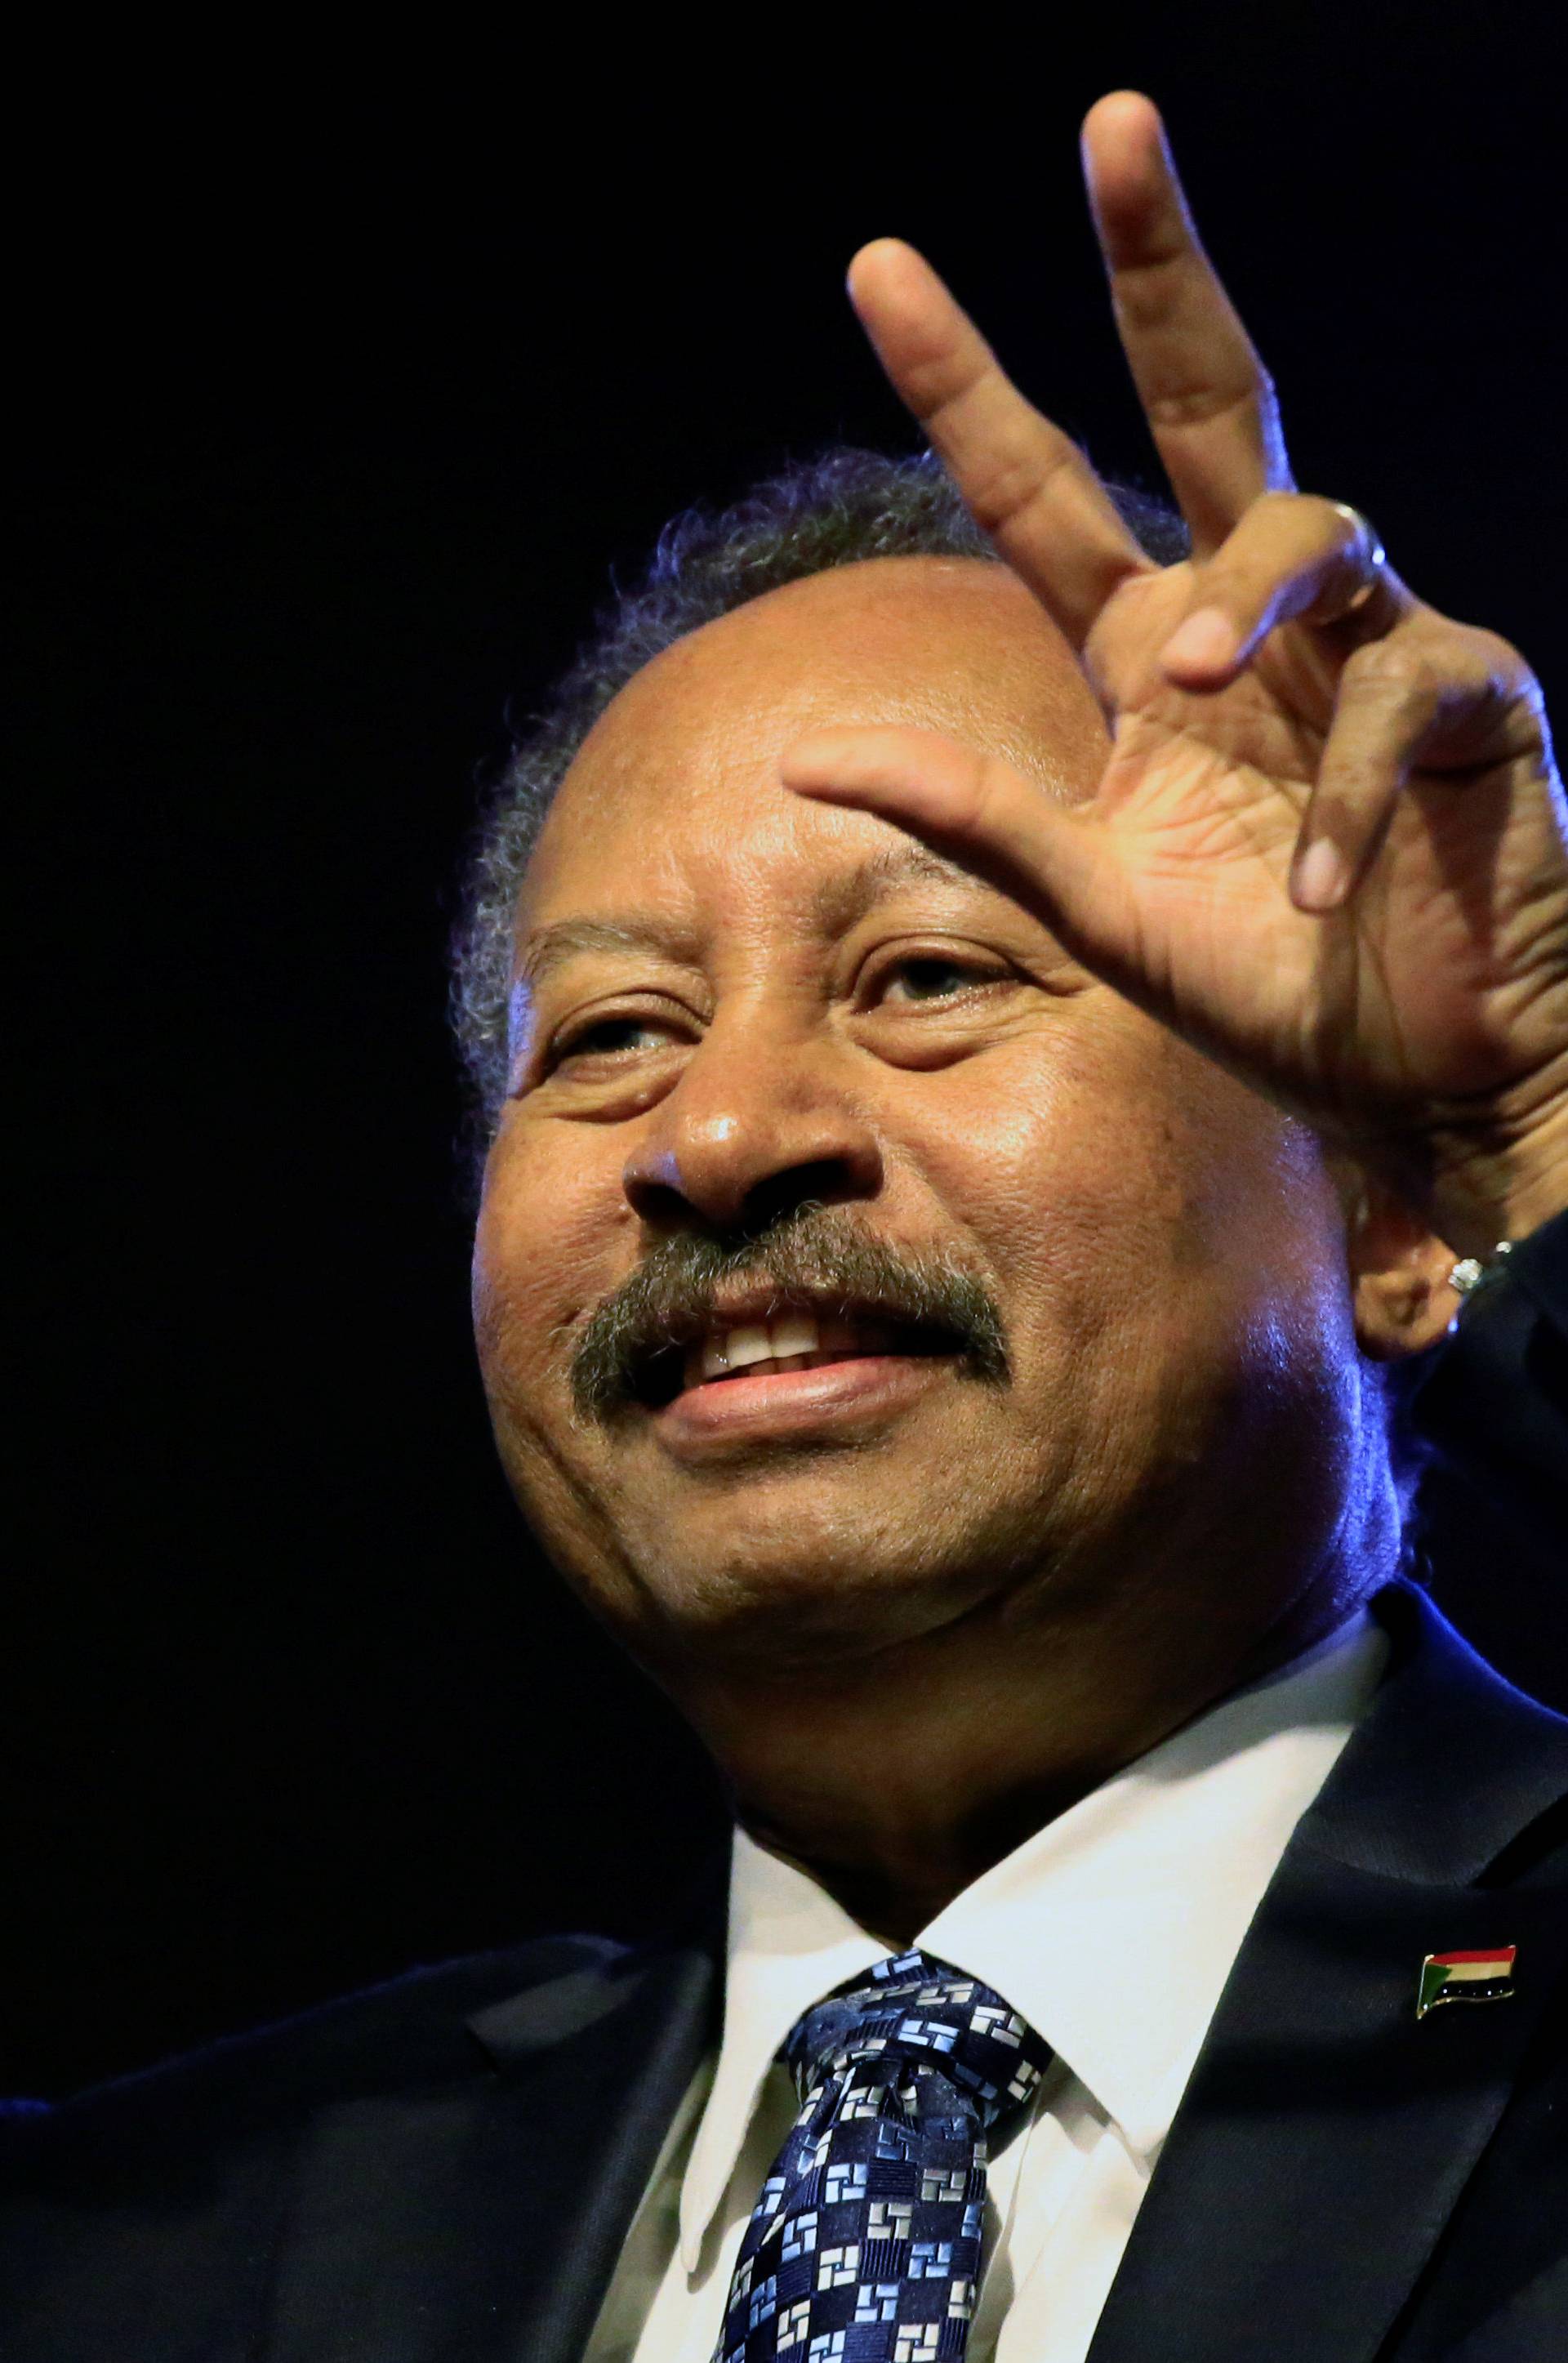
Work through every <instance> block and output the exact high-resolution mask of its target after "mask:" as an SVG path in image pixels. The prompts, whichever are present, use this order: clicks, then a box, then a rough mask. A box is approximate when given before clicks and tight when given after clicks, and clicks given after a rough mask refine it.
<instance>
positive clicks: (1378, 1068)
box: [1085, 568, 1568, 1129]
mask: <svg viewBox="0 0 1568 2363" xmlns="http://www.w3.org/2000/svg"><path fill="white" fill-rule="evenodd" d="M1189 571H1190V569H1187V568H1174V569H1171V570H1169V571H1167V572H1166V573H1165V574H1164V575H1162V576H1158V577H1154V578H1146V579H1145V580H1144V581H1143V582H1139V583H1138V584H1137V585H1135V586H1133V587H1132V591H1131V593H1130V594H1123V596H1122V597H1121V599H1119V600H1117V601H1114V602H1113V603H1112V604H1111V605H1110V608H1109V609H1108V610H1107V611H1106V613H1105V615H1104V616H1102V618H1101V619H1100V621H1099V624H1097V626H1096V627H1094V629H1093V630H1092V631H1091V633H1090V636H1089V640H1088V649H1087V654H1088V660H1089V663H1090V666H1091V669H1092V671H1094V673H1095V675H1096V677H1097V679H1098V681H1099V684H1100V686H1101V688H1102V691H1103V692H1104V693H1105V694H1106V697H1107V701H1108V703H1109V704H1110V706H1111V708H1112V710H1113V713H1114V715H1115V735H1114V746H1113V751H1112V756H1111V760H1110V764H1109V766H1108V768H1107V771H1106V773H1105V776H1104V779H1103V781H1102V782H1101V784H1100V789H1099V795H1098V797H1097V799H1096V801H1095V804H1094V806H1093V807H1092V814H1093V817H1094V819H1095V820H1096V821H1097V822H1099V824H1100V826H1101V828H1102V831H1103V838H1104V845H1105V852H1106V855H1107V857H1108V860H1107V863H1106V867H1105V869H1104V871H1102V891H1101V893H1099V894H1097V895H1096V896H1095V897H1094V898H1093V914H1092V917H1091V916H1089V915H1086V919H1085V932H1087V934H1088V936H1089V937H1090V938H1091V942H1090V944H1089V945H1088V946H1086V949H1092V952H1093V954H1094V955H1095V956H1096V957H1097V959H1098V961H1099V964H1100V965H1102V966H1104V965H1108V964H1109V965H1110V966H1112V967H1113V968H1114V969H1115V970H1116V971H1117V977H1116V981H1117V982H1119V983H1120V984H1121V986H1122V987H1123V989H1124V990H1128V991H1130V992H1131V993H1132V995H1133V997H1134V998H1137V999H1139V1000H1141V1001H1143V1003H1144V1004H1146V1005H1149V1006H1151V1007H1153V1008H1154V1010H1155V1011H1156V1013H1157V1014H1158V1015H1161V1016H1163V1017H1165V1018H1166V1019H1167V1020H1168V1021H1169V1022H1171V1023H1173V1024H1174V1025H1176V1026H1177V1027H1178V1028H1179V1029H1180V1030H1181V1031H1183V1032H1184V1033H1187V1034H1188V1035H1189V1036H1190V1037H1192V1038H1194V1039H1196V1040H1198V1041H1200V1042H1201V1043H1202V1044H1203V1045H1204V1047H1205V1048H1209V1049H1211V1050H1213V1051H1215V1052H1217V1053H1218V1054H1220V1056H1222V1057H1224V1058H1225V1059H1227V1060H1228V1061H1231V1062H1233V1063H1235V1064H1237V1065H1239V1066H1240V1067H1241V1068H1242V1070H1243V1071H1245V1072H1247V1073H1249V1074H1251V1075H1253V1076H1254V1077H1257V1078H1259V1079H1263V1080H1265V1081H1266V1082H1267V1085H1268V1087H1269V1088H1270V1089H1271V1090H1272V1091H1273V1092H1274V1093H1275V1094H1276V1095H1277V1096H1279V1097H1281V1098H1283V1099H1285V1100H1286V1101H1287V1102H1289V1103H1290V1104H1294V1105H1295V1106H1296V1107H1297V1108H1298V1109H1299V1110H1300V1111H1301V1112H1302V1113H1303V1114H1306V1115H1309V1116H1310V1117H1312V1118H1313V1119H1314V1120H1316V1121H1319V1122H1329V1123H1332V1124H1350V1125H1351V1126H1364V1124H1365V1122H1366V1119H1367V1116H1368V1114H1369V1113H1370V1112H1371V1111H1374V1110H1375V1112H1376V1114H1377V1115H1378V1116H1379V1117H1380V1118H1381V1119H1382V1120H1383V1121H1385V1122H1386V1123H1388V1124H1390V1125H1392V1126H1394V1127H1395V1128H1396V1129H1399V1128H1402V1126H1403V1123H1404V1122H1409V1121H1417V1120H1419V1114H1420V1111H1421V1110H1422V1109H1423V1108H1425V1107H1427V1106H1429V1105H1430V1104H1431V1103H1433V1102H1441V1103H1445V1104H1459V1103H1463V1102H1464V1101H1467V1100H1470V1099H1472V1098H1474V1097H1475V1096H1477V1095H1479V1094H1485V1093H1492V1092H1496V1091H1497V1090H1499V1089H1506V1088H1507V1086H1509V1085H1510V1084H1512V1083H1514V1082H1516V1081H1518V1078H1519V1077H1520V1075H1521V1074H1522V1073H1524V1072H1526V1071H1528V1070H1529V1068H1530V1067H1531V1066H1532V1065H1533V1064H1535V1063H1537V1062H1539V1060H1540V1059H1541V1058H1543V1057H1545V1056H1547V1055H1549V1053H1550V1050H1551V1047H1552V1045H1553V1043H1554V1042H1555V1043H1561V1042H1562V1041H1563V1040H1564V1039H1568V874H1564V875H1562V877H1561V878H1560V881H1559V884H1558V888H1557V893H1556V896H1555V901H1556V906H1557V920H1558V925H1557V926H1556V927H1555V928H1553V927H1552V926H1550V925H1547V924H1543V923H1544V922H1546V921H1547V920H1548V919H1549V917H1550V913H1549V911H1548V910H1547V909H1546V907H1544V902H1543V896H1542V893H1541V884H1540V882H1541V878H1542V873H1543V863H1544V862H1545V861H1546V860H1548V859H1549V858H1550V857H1551V854H1552V853H1553V852H1554V851H1556V850H1557V848H1556V846H1555V844H1554V838H1555V827H1554V816H1553V814H1552V811H1551V800H1550V798H1548V797H1546V796H1543V794H1542V792H1541V782H1542V775H1543V773H1544V771H1545V767H1546V754H1545V749H1544V747H1543V745H1542V743H1541V738H1540V732H1539V730H1538V729H1537V728H1536V727H1534V722H1535V716H1534V712H1533V709H1532V707H1531V706H1530V704H1529V701H1528V699H1524V698H1522V697H1520V696H1518V695H1510V694H1509V691H1510V689H1511V688H1513V687H1514V686H1515V685H1514V684H1511V683H1510V682H1508V681H1507V676H1506V671H1505V660H1506V658H1507V651H1506V650H1505V649H1503V648H1502V644H1501V643H1490V642H1484V641H1483V636H1481V635H1469V636H1466V637H1467V638H1468V639H1469V640H1470V641H1471V642H1472V643H1473V644H1474V651H1475V653H1478V654H1479V653H1482V652H1484V653H1485V655H1486V656H1488V657H1490V658H1492V659H1493V660H1495V662H1494V670H1495V671H1497V672H1498V674H1499V676H1500V678H1499V682H1498V691H1497V694H1496V696H1495V697H1494V698H1493V699H1492V700H1491V701H1490V703H1489V706H1488V710H1487V711H1486V712H1485V713H1484V714H1483V713H1478V712H1474V711H1472V710H1468V709H1467V710H1465V711H1463V712H1462V713H1460V714H1459V715H1457V716H1455V718H1454V721H1453V724H1452V728H1451V733H1450V744H1449V747H1448V749H1446V750H1445V749H1444V747H1443V746H1442V744H1441V742H1440V743H1439V744H1437V745H1436V746H1434V747H1433V748H1432V749H1430V755H1429V758H1428V760H1426V761H1424V762H1423V763H1422V764H1421V765H1420V766H1419V767H1418V768H1417V769H1416V770H1414V771H1412V773H1411V775H1410V778H1409V780H1408V782H1407V788H1406V793H1404V794H1403V795H1402V796H1400V797H1399V798H1398V799H1397V802H1396V804H1395V805H1394V808H1393V811H1392V814H1391V815H1390V817H1389V819H1388V824H1387V836H1386V841H1385V844H1384V847H1383V849H1382V852H1381V855H1380V856H1379V858H1378V860H1376V862H1375V865H1374V867H1373V869H1372V871H1371V872H1370V873H1369V875H1368V877H1367V880H1366V882H1365V884H1364V887H1363V889H1362V891H1361V893H1359V894H1358V895H1357V896H1356V897H1355V898H1354V900H1353V902H1352V903H1351V904H1349V906H1348V907H1347V908H1346V909H1345V910H1343V911H1342V912H1339V913H1337V914H1333V915H1330V916H1328V917H1327V918H1325V917H1323V916H1320V915H1317V914H1309V913H1304V912H1301V911H1299V910H1297V908H1296V907H1295V906H1294V905H1293V904H1292V903H1291V901H1290V899H1289V894H1288V881H1289V873H1290V869H1291V862H1292V858H1293V855H1294V853H1295V849H1296V846H1297V837H1298V833H1299V830H1300V826H1301V821H1302V815H1303V814H1304V812H1305V810H1306V808H1307V805H1308V802H1309V795H1310V793H1311V791H1312V788H1313V786H1314V785H1315V783H1316V782H1317V779H1318V775H1319V770H1320V763H1321V760H1322V755H1323V750H1324V747H1325V744H1326V742H1327V740H1328V737H1329V732H1330V727H1331V723H1332V720H1333V715H1334V701H1335V692H1336V689H1337V686H1338V677H1339V674H1340V671H1341V669H1342V661H1343V660H1342V657H1341V656H1339V655H1337V654H1336V653H1335V652H1334V651H1332V650H1331V649H1326V648H1325V646H1324V640H1325V638H1326V636H1325V635H1323V634H1320V633H1315V632H1313V631H1311V630H1310V629H1309V628H1308V627H1299V626H1286V627H1283V628H1282V629H1280V630H1278V631H1276V632H1275V633H1274V634H1273V635H1271V637H1270V638H1269V639H1268V641H1267V642H1266V643H1265V644H1264V647H1263V648H1262V649H1260V650H1259V652H1258V655H1257V657H1256V658H1255V660H1254V661H1253V663H1252V664H1251V665H1250V666H1249V667H1248V668H1247V670H1246V671H1244V672H1243V673H1242V675H1241V676H1240V678H1239V679H1237V680H1236V681H1235V682H1232V683H1231V685H1230V686H1229V687H1227V688H1225V689H1223V690H1221V691H1220V692H1219V693H1208V694H1203V695H1193V694H1191V693H1187V692H1184V691H1182V690H1180V689H1178V688H1176V687H1175V686H1173V685H1172V684H1171V683H1169V682H1165V681H1163V680H1162V679H1161V678H1160V677H1159V675H1158V673H1157V671H1156V667H1155V663H1154V659H1155V657H1156V655H1157V651H1158V649H1159V647H1160V645H1161V643H1162V642H1163V640H1164V639H1165V637H1166V634H1167V632H1168V630H1169V629H1170V628H1171V627H1172V624H1173V622H1174V620H1175V619H1176V618H1177V617H1179V616H1180V614H1181V613H1182V612H1183V611H1184V606H1185V603H1186V599H1187V586H1186V585H1185V584H1184V583H1183V582H1181V581H1180V579H1179V578H1180V577H1181V576H1182V575H1183V574H1186V573H1188V572H1189ZM1431 620H1432V623H1433V624H1436V623H1437V621H1438V619H1436V618H1433V619H1431ZM1443 628H1445V629H1446V630H1447V631H1448V632H1450V633H1452V634H1454V635H1455V636H1456V637H1457V636H1458V634H1459V627H1452V626H1450V627H1443ZM1556 866H1557V867H1558V869H1559V870H1561V867H1562V865H1561V861H1560V860H1559V861H1558V863H1557V865H1556ZM1550 900H1551V898H1550V897H1548V898H1545V901H1550Z"/></svg>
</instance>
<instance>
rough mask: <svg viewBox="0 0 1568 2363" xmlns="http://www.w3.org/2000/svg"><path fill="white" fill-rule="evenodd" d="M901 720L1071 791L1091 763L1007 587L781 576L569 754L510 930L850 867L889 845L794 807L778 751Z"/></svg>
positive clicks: (1096, 762) (1100, 753)
mask: <svg viewBox="0 0 1568 2363" xmlns="http://www.w3.org/2000/svg"><path fill="white" fill-rule="evenodd" d="M859 722H867V723H889V722H893V723H901V724H912V725H916V726H918V727H924V728H929V729H939V730H943V731H946V732H948V733H950V734H951V735H953V736H955V737H956V738H962V739H964V740H965V741H966V743H969V744H972V745H977V746H983V747H985V748H987V749H990V750H993V751H996V752H998V753H1000V754H1003V755H1005V756H1006V757H1007V758H1008V759H1009V760H1010V761H1012V762H1013V763H1015V764H1016V765H1018V766H1019V768H1021V769H1022V770H1024V771H1027V772H1028V773H1030V774H1031V775H1032V776H1033V777H1035V778H1038V779H1039V781H1040V782H1041V784H1042V786H1043V787H1044V788H1046V789H1048V790H1049V791H1050V792H1052V793H1056V794H1060V795H1065V796H1068V797H1074V796H1077V795H1078V794H1081V793H1087V792H1088V789H1089V788H1090V787H1091V786H1092V784H1093V782H1094V780H1095V779H1096V778H1097V777H1098V775H1099V770H1100V767H1101V765H1102V764H1103V761H1104V752H1105V728H1104V724H1103V721H1102V719H1101V716H1100V714H1099V707H1098V705H1097V704H1096V702H1095V700H1094V697H1093V694H1092V693H1091V692H1090V690H1089V689H1088V684H1087V682H1086V681H1085V680H1084V677H1083V674H1082V672H1081V671H1080V669H1079V667H1078V665H1077V660H1076V659H1075V658H1074V656H1073V654H1072V651H1071V650H1070V649H1068V647H1067V645H1066V641H1065V640H1064V639H1063V638H1062V637H1061V635H1060V634H1059V633H1058V632H1057V630H1056V628H1055V626H1054V625H1053V624H1052V623H1051V622H1050V621H1049V619H1048V618H1047V617H1046V616H1044V614H1043V611H1042V610H1041V609H1040V608H1039V607H1038V605H1036V604H1035V602H1034V601H1033V600H1032V598H1031V597H1030V595H1029V594H1028V593H1027V592H1026V591H1025V590H1024V589H1023V588H1022V586H1021V584H1020V583H1019V582H1017V581H1016V579H1015V578H1014V577H1013V576H1012V575H1010V573H1009V572H1008V571H1006V570H1005V569H1004V568H1002V567H1000V566H996V565H991V564H988V562H987V561H985V560H974V559H951V560H950V559H927V558H916V559H880V560H870V561H867V562H866V563H862V564H859V565H856V566H849V567H841V568H838V569H835V570H834V571H832V572H830V573H827V574H822V575H815V576H812V577H811V578H810V579H809V580H807V581H804V582H795V583H790V584H789V585H787V586H785V587H784V588H783V589H781V590H778V591H774V592H770V593H768V594H766V595H765V596H763V597H762V598H759V599H756V600H753V601H751V602H749V603H748V604H747V605H745V606H744V607H740V608H737V609H736V610H734V612H733V613H732V614H730V615H728V616H722V617H720V618H719V619H718V620H717V621H716V622H714V623H712V624H707V625H704V626H703V627H701V629H700V630H698V631H695V632H692V633H690V634H688V635H687V636H686V638H683V639H681V640H679V641H677V642H676V643H675V644H674V645H673V646H672V647H671V648H669V649H666V650H665V651H664V652H663V653H662V654H661V655H660V656H658V657H657V658H655V659H654V660H652V662H651V663H649V664H648V665H646V666H645V667H644V669H643V670H642V671H641V672H639V673H638V674H637V675H636V676H635V679H634V680H633V681H631V682H629V683H628V684H627V686H626V687H625V688H624V690H622V691H621V693H619V695H618V696H617V697H615V698H614V699H613V701H612V703H611V704H610V706H609V707H608V708H607V709H606V711H605V713H604V714H603V715H602V716H601V718H600V720H599V722H598V723H597V724H596V725H595V727H594V729H593V730H592V732H591V734H590V736H589V738H587V739H586V740H585V742H584V744H583V746H582V748H581V749H580V751H579V754H578V757H577V760H575V761H574V763H573V764H572V766H571V769H570V771H569V772H568V774H567V777H566V779H565V780H564V782H562V784H561V787H560V789H559V791H558V794H557V796H556V799H555V802H554V804H553V805H552V807H551V810H550V814H549V816H548V818H547V822H546V825H545V827H544V830H543V832H542V834H541V837H540V840H539V843H538V846H537V847H536V850H535V853H534V857H533V860H531V862H530V864H529V870H528V874H527V877H526V879H525V883H524V889H523V895H522V901H521V905H520V909H519V914H518V918H519V933H520V935H522V934H525V932H526V931H527V929H528V928H529V927H530V926H535V925H537V924H541V923H543V922H545V921H547V920H553V919H554V918H556V917H557V916H558V915H559V914H560V913H561V912H562V911H563V910H571V911H574V912H575V911H578V910H583V911H592V910H600V909H608V908H610V907H612V906H613V904H614V902H615V901H616V900H617V899H618V897H620V896H622V895H624V893H627V892H629V891H631V890H633V889H634V888H635V891H636V892H637V894H638V898H639V899H640V900H643V901H646V899H647V896H648V893H649V891H650V888H652V889H654V890H655V891H656V892H657V893H660V894H663V895H668V897H669V898H670V899H671V902H672V904H679V903H684V902H687V901H688V900H690V897H691V896H692V895H693V894H694V893H696V894H701V892H702V890H703V888H704V886H707V885H715V884H716V885H718V886H719V887H721V889H723V891H730V890H732V889H733V888H734V886H735V885H737V884H738V882H739V880H740V877H741V874H742V873H745V874H746V875H748V876H749V877H751V878H752V879H753V880H754V881H755V880H756V878H757V877H758V876H759V875H760V874H761V873H762V872H770V873H781V872H782V871H786V870H789V871H795V872H799V873H801V875H802V876H803V878H804V879H805V881H806V882H807V883H808V884H809V883H810V882H812V876H813V873H822V872H830V871H832V870H833V869H834V868H835V867H838V866H841V865H847V864H861V863H864V861H865V860H867V856H868V854H869V855H873V856H874V855H875V854H877V853H878V851H879V850H881V849H884V848H886V847H888V846H889V845H892V846H897V847H900V848H902V847H907V844H908V840H907V839H906V838H903V837H902V836H901V835H900V832H898V831H897V830H894V829H892V828H891V827H890V826H889V825H888V824H887V823H886V822H883V821H880V820H878V819H875V818H874V817H872V816H871V815H866V814H860V813H847V812H843V811H839V810H835V809H834V808H833V807H831V806H824V805H820V804H807V803H805V802H803V801H802V800H801V798H799V797H796V796H792V795H790V793H789V792H788V791H787V790H786V789H785V788H783V787H782V786H781V785H780V784H779V782H778V776H777V772H778V761H779V758H780V757H781V756H782V754H783V753H784V751H785V749H787V748H788V747H789V746H790V744H791V743H792V742H793V741H794V740H795V739H796V738H800V737H801V735H802V734H803V733H804V732H805V731H807V730H808V729H811V728H813V727H817V726H818V725H821V724H826V723H859Z"/></svg>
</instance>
